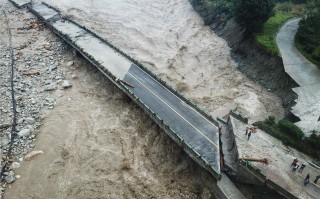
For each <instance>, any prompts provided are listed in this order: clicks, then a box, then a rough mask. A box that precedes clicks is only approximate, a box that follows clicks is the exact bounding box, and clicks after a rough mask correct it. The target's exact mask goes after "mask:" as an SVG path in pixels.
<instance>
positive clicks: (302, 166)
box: [298, 164, 306, 173]
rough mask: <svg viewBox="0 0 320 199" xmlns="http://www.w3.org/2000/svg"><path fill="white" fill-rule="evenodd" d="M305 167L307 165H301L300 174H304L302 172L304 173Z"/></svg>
mask: <svg viewBox="0 0 320 199" xmlns="http://www.w3.org/2000/svg"><path fill="white" fill-rule="evenodd" d="M304 167H306V165H305V164H301V167H300V169H299V171H298V172H299V173H302V171H303V169H304Z"/></svg>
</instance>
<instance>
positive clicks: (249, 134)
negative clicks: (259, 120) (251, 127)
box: [248, 131, 251, 140]
mask: <svg viewBox="0 0 320 199" xmlns="http://www.w3.org/2000/svg"><path fill="white" fill-rule="evenodd" d="M250 136H251V131H249V133H248V140H249V139H250Z"/></svg>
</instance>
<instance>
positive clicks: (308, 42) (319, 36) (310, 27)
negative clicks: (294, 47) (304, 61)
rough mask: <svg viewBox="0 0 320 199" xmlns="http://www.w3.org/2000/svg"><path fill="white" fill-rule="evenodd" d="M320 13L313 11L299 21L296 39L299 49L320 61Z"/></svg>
mask: <svg viewBox="0 0 320 199" xmlns="http://www.w3.org/2000/svg"><path fill="white" fill-rule="evenodd" d="M319 27H320V13H318V12H313V13H310V14H309V15H308V16H307V17H304V18H303V19H301V21H300V22H299V28H298V31H297V34H296V36H295V40H296V42H297V44H298V47H300V48H299V49H301V50H302V51H303V52H306V53H307V54H309V55H310V57H311V58H312V59H313V60H315V61H317V62H320V29H319Z"/></svg>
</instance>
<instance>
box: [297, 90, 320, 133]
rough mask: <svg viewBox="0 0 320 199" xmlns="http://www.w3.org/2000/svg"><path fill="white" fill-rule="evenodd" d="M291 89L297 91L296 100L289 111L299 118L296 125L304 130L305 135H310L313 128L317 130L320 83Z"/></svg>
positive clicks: (319, 129) (319, 112) (319, 109)
mask: <svg viewBox="0 0 320 199" xmlns="http://www.w3.org/2000/svg"><path fill="white" fill-rule="evenodd" d="M293 91H294V92H295V93H297V95H298V100H297V104H296V105H295V106H294V107H292V110H291V112H292V113H293V114H295V115H296V116H298V117H299V118H300V119H301V121H300V122H297V123H296V125H297V126H299V127H300V128H301V129H302V130H303V131H304V132H306V134H307V135H310V132H311V131H313V130H315V131H318V132H319V131H320V121H318V119H319V117H320V84H313V85H309V86H303V87H298V88H293Z"/></svg>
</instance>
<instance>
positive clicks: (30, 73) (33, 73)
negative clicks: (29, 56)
mask: <svg viewBox="0 0 320 199" xmlns="http://www.w3.org/2000/svg"><path fill="white" fill-rule="evenodd" d="M22 74H23V75H27V76H31V75H40V72H39V71H30V72H24V73H22Z"/></svg>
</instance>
